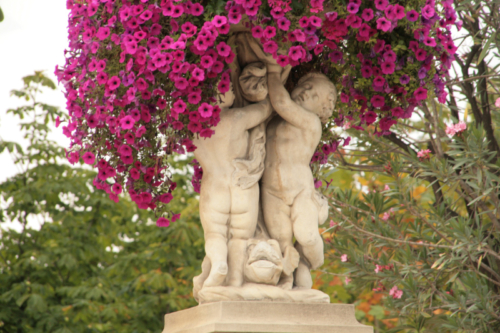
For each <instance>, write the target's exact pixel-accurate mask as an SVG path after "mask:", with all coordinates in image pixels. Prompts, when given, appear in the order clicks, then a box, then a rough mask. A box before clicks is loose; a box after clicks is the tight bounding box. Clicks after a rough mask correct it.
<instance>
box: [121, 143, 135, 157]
mask: <svg viewBox="0 0 500 333" xmlns="http://www.w3.org/2000/svg"><path fill="white" fill-rule="evenodd" d="M118 152H119V153H120V155H122V156H131V155H132V148H130V146H129V145H121V146H120V148H119V149H118Z"/></svg>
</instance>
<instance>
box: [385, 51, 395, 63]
mask: <svg viewBox="0 0 500 333" xmlns="http://www.w3.org/2000/svg"><path fill="white" fill-rule="evenodd" d="M382 57H383V58H384V61H390V62H396V53H395V52H394V51H393V50H389V51H385V52H384V54H383V55H382Z"/></svg>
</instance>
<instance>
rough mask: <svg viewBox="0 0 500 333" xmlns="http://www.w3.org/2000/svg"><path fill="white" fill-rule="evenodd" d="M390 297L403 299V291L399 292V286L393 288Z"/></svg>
mask: <svg viewBox="0 0 500 333" xmlns="http://www.w3.org/2000/svg"><path fill="white" fill-rule="evenodd" d="M389 296H392V298H394V299H396V298H401V297H402V296H403V291H402V290H399V289H398V287H397V286H394V287H392V289H391V290H390V291H389Z"/></svg>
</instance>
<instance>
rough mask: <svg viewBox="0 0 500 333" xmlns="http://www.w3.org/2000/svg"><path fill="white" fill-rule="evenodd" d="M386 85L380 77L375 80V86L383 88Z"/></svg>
mask: <svg viewBox="0 0 500 333" xmlns="http://www.w3.org/2000/svg"><path fill="white" fill-rule="evenodd" d="M384 83H385V79H384V78H383V77H382V76H380V75H379V76H377V77H376V78H374V79H373V85H374V86H377V87H383V86H384Z"/></svg>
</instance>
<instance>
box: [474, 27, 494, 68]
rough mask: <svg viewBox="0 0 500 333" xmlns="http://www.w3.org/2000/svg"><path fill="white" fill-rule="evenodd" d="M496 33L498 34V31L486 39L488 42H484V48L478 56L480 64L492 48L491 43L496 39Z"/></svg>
mask: <svg viewBox="0 0 500 333" xmlns="http://www.w3.org/2000/svg"><path fill="white" fill-rule="evenodd" d="M496 35H497V32H495V33H493V34H492V35H491V36H490V38H488V40H487V41H486V43H485V44H484V47H483V50H482V51H481V54H480V55H479V57H478V58H477V64H478V65H479V64H480V63H481V61H483V59H484V57H486V54H488V49H489V48H490V44H491V42H493V40H494V39H495V37H496Z"/></svg>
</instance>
